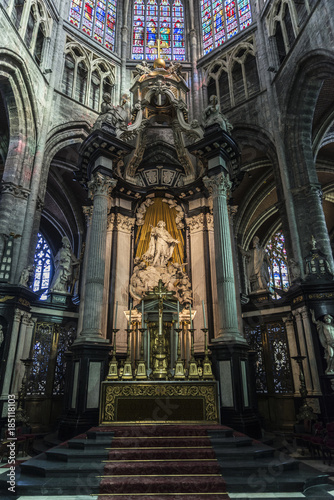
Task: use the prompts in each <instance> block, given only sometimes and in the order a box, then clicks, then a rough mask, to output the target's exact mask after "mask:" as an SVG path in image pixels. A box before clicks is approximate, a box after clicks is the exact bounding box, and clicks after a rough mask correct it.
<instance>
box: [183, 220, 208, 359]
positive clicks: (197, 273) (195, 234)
mask: <svg viewBox="0 0 334 500" xmlns="http://www.w3.org/2000/svg"><path fill="white" fill-rule="evenodd" d="M204 221H205V215H204V214H203V213H201V214H199V215H195V216H194V217H190V218H188V219H186V223H187V226H188V227H189V230H190V252H191V278H192V290H193V298H194V303H193V308H194V310H196V316H195V318H194V328H195V338H194V345H195V351H200V350H202V351H203V350H204V336H203V332H202V331H201V328H204V319H203V307H202V300H204V307H205V310H206V312H207V310H208V306H207V292H206V272H205V258H204ZM206 317H208V314H207V313H206Z"/></svg>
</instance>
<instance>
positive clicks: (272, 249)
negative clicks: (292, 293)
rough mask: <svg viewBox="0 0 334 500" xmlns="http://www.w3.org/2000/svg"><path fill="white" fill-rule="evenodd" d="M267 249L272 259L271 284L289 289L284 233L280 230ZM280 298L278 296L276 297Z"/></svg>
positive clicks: (281, 288)
mask: <svg viewBox="0 0 334 500" xmlns="http://www.w3.org/2000/svg"><path fill="white" fill-rule="evenodd" d="M266 251H267V253H268V254H269V259H270V268H269V274H270V286H271V287H272V288H274V287H275V288H279V289H280V290H287V289H288V288H289V286H290V283H289V275H288V268H287V257H286V250H285V246H284V235H283V233H282V231H278V232H277V233H276V234H275V235H274V236H273V237H272V238H271V240H270V241H269V243H268V245H267V246H266ZM276 298H278V296H277V297H276Z"/></svg>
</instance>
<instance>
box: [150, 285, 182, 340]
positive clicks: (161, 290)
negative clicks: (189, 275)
mask: <svg viewBox="0 0 334 500" xmlns="http://www.w3.org/2000/svg"><path fill="white" fill-rule="evenodd" d="M173 295H175V292H173V291H172V292H169V291H168V290H167V288H166V287H164V286H163V284H162V280H159V283H158V286H155V287H154V288H153V290H152V291H150V292H147V294H146V297H149V298H150V299H158V301H159V336H162V332H163V303H164V299H169V298H172V297H173Z"/></svg>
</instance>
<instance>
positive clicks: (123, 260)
mask: <svg viewBox="0 0 334 500" xmlns="http://www.w3.org/2000/svg"><path fill="white" fill-rule="evenodd" d="M134 223H135V219H134V218H132V217H127V216H125V215H122V214H119V213H118V214H117V216H116V230H117V249H116V252H117V253H116V269H115V270H114V272H115V275H116V277H115V298H116V300H117V301H118V314H117V328H119V329H120V332H119V333H118V334H117V352H126V349H127V334H126V331H125V329H126V328H127V322H126V317H125V314H124V312H125V311H127V310H128V309H129V302H128V300H129V280H130V251H131V232H132V228H133V226H134Z"/></svg>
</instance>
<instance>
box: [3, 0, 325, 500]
mask: <svg viewBox="0 0 334 500" xmlns="http://www.w3.org/2000/svg"><path fill="white" fill-rule="evenodd" d="M0 14H1V15H0V40H1V42H0V180H1V191H0V428H1V429H2V431H1V432H2V434H1V437H2V438H4V436H5V435H6V434H5V433H6V429H7V426H8V411H9V401H10V397H15V400H16V411H17V418H18V420H19V422H21V424H22V425H23V424H24V425H26V426H29V429H30V432H32V433H44V434H47V433H50V432H57V434H58V436H59V439H61V440H63V441H65V440H67V439H70V438H73V437H74V436H76V435H78V434H80V433H83V432H86V431H87V429H89V428H91V427H93V426H98V425H106V426H108V425H109V426H110V425H116V426H117V425H122V426H129V427H131V425H134V424H136V425H138V424H145V425H146V424H148V423H152V422H159V423H161V424H166V425H168V424H182V423H183V424H185V425H195V424H196V425H203V426H210V425H225V426H229V427H231V428H233V429H236V431H238V432H241V433H245V434H246V435H249V436H252V437H253V438H259V437H261V435H262V434H263V432H264V431H270V432H275V431H280V432H286V433H293V432H296V429H297V428H300V427H303V426H304V427H305V426H306V425H307V423H311V424H312V423H314V422H316V421H318V422H322V423H323V425H324V426H326V425H327V424H330V423H331V422H333V421H334V394H333V391H334V261H333V248H334V157H333V152H334V52H333V40H334V3H333V1H332V0H224V1H223V0H131V1H130V0H108V1H107V0H101V1H98V0H87V1H84V2H83V1H81V0H71V1H70V0H65V1H60V0H2V1H1V2H0ZM162 397H166V398H167V399H168V402H169V405H167V407H166V406H161V405H160V406H159V407H158V408H157V400H158V401H160V399H159V398H162ZM159 404H160V403H159ZM101 498H102V497H101ZM110 498H111V497H110ZM115 498H116V497H115ZM128 498H129V499H130V496H128ZM145 498H150V497H145ZM161 498H163V497H161ZM185 498H186V497H185ZM208 498H209V497H208ZM217 498H218V497H217ZM221 498H223V497H221ZM224 498H228V497H224ZM240 498H241V497H240ZM247 498H248V497H247ZM319 498H320V497H319ZM326 498H327V497H326Z"/></svg>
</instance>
